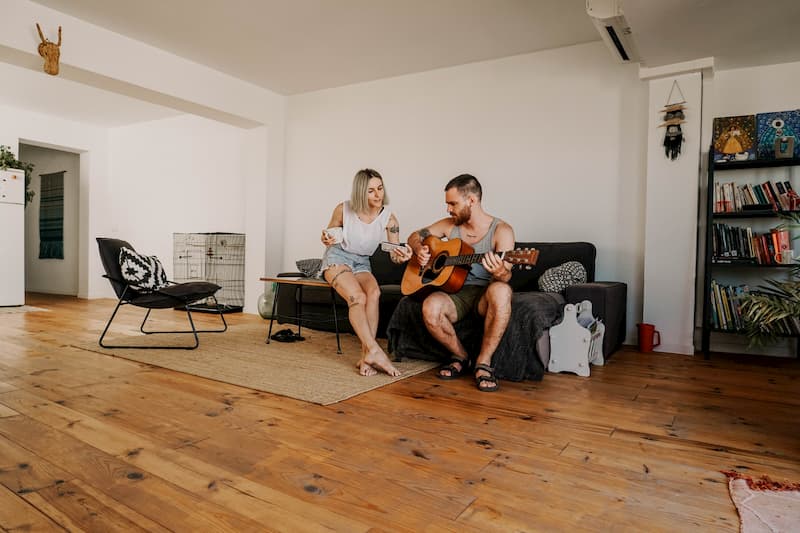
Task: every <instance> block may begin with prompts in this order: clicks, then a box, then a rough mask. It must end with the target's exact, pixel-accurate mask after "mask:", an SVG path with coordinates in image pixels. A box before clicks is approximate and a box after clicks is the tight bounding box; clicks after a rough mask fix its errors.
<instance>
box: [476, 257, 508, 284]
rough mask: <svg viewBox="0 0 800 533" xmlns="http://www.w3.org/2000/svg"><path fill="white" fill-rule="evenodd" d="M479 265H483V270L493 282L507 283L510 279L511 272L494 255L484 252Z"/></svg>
mask: <svg viewBox="0 0 800 533" xmlns="http://www.w3.org/2000/svg"><path fill="white" fill-rule="evenodd" d="M481 263H482V264H483V268H485V269H486V270H487V271H488V272H489V274H491V275H492V278H494V279H495V280H497V281H503V282H507V281H508V280H510V279H511V270H510V269H509V268H508V267H507V266H506V264H505V262H504V261H503V260H502V259H501V258H500V256H499V255H497V254H496V253H494V252H486V253H485V254H484V256H483V258H481Z"/></svg>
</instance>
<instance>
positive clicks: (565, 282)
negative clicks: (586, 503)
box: [539, 261, 586, 292]
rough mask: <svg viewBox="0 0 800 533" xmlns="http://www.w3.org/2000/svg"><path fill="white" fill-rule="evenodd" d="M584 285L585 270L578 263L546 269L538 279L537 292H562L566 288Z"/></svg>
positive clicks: (572, 262)
mask: <svg viewBox="0 0 800 533" xmlns="http://www.w3.org/2000/svg"><path fill="white" fill-rule="evenodd" d="M578 283H586V269H585V268H583V265H582V264H580V263H579V262H578V261H567V262H566V263H564V264H562V265H559V266H555V267H553V268H548V269H547V270H545V271H544V274H542V275H541V276H540V277H539V290H540V291H544V292H564V291H565V290H566V288H567V287H571V286H572V285H577V284H578Z"/></svg>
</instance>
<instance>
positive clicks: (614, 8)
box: [586, 0, 640, 63]
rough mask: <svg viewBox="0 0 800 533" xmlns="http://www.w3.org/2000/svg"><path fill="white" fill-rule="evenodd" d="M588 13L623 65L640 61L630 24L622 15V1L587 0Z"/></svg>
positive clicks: (604, 40)
mask: <svg viewBox="0 0 800 533" xmlns="http://www.w3.org/2000/svg"><path fill="white" fill-rule="evenodd" d="M586 13H588V14H589V16H590V17H591V18H592V22H594V25H595V27H596V28H597V31H598V32H600V37H602V38H603V42H605V43H606V46H608V48H609V50H611V53H612V54H614V57H616V58H617V60H619V61H620V62H622V63H631V62H634V63H635V62H638V61H639V59H640V58H639V51H638V49H637V48H636V43H635V42H634V41H633V35H632V34H631V27H630V24H628V21H626V20H625V15H623V13H622V0H586Z"/></svg>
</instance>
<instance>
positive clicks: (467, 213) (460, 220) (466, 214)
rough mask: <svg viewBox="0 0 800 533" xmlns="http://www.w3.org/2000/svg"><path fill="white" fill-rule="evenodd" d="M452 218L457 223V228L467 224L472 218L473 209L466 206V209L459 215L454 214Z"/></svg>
mask: <svg viewBox="0 0 800 533" xmlns="http://www.w3.org/2000/svg"><path fill="white" fill-rule="evenodd" d="M451 216H452V217H453V222H455V224H456V226H460V225H462V224H464V223H465V222H467V221H468V220H469V219H470V217H472V208H471V207H469V206H466V207H464V209H462V210H461V211H459V212H457V213H453V214H452V215H451Z"/></svg>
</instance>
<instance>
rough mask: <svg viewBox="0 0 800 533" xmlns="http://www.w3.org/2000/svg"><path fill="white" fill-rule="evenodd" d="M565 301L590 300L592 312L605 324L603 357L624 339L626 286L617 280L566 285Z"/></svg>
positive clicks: (613, 350) (572, 302) (620, 344)
mask: <svg viewBox="0 0 800 533" xmlns="http://www.w3.org/2000/svg"><path fill="white" fill-rule="evenodd" d="M565 298H566V300H567V303H571V304H577V303H580V302H582V301H583V300H589V301H590V302H592V314H593V315H594V316H596V317H597V318H599V319H601V320H602V321H603V323H604V324H605V326H606V332H605V336H604V337H603V357H604V358H606V359H607V358H608V357H609V356H610V355H611V354H612V353H614V352H615V351H616V350H617V349H619V347H620V346H622V342H623V341H624V340H625V332H626V311H627V307H628V302H627V299H628V286H627V285H626V284H625V283H622V282H619V281H596V282H593V283H580V284H578V285H572V286H571V287H567V291H566V294H565Z"/></svg>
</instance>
